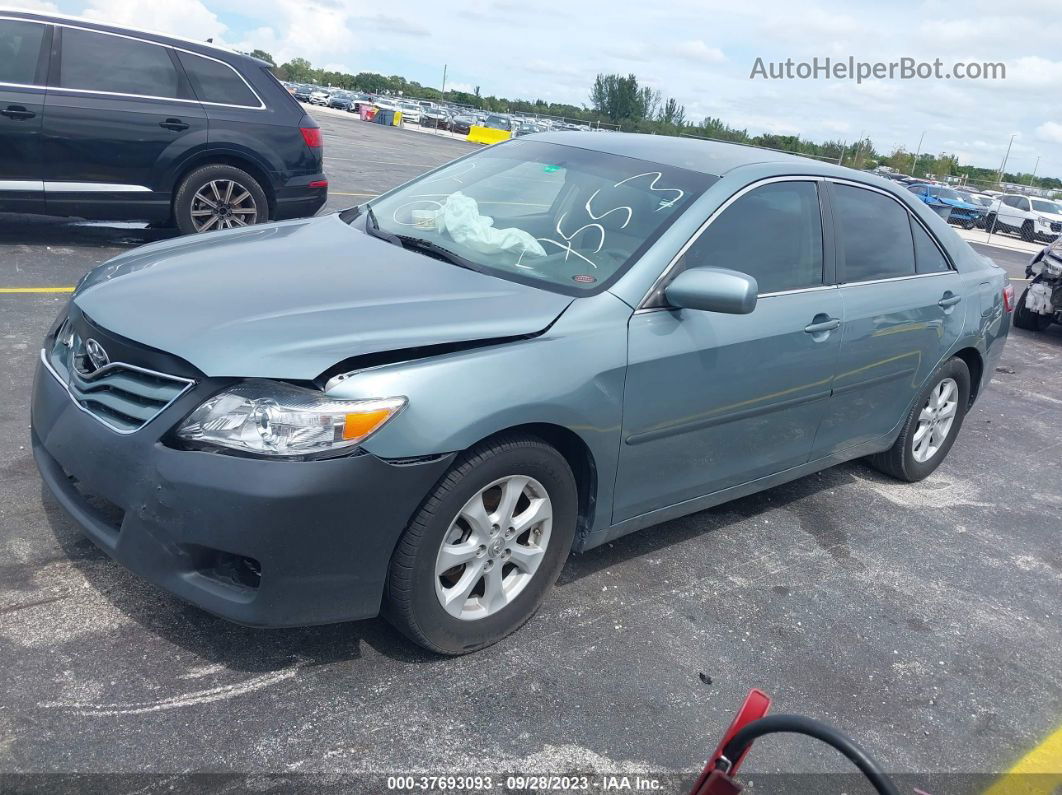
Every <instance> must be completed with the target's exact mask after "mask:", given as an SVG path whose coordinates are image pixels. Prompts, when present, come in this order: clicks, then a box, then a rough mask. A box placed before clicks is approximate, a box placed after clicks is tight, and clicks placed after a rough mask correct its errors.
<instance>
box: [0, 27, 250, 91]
mask: <svg viewBox="0 0 1062 795" xmlns="http://www.w3.org/2000/svg"><path fill="white" fill-rule="evenodd" d="M0 20H10V21H13V22H31V23H33V24H35V25H53V26H55V27H58V28H72V29H74V30H83V31H85V32H86V33H99V34H100V35H103V36H117V37H118V38H120V39H129V40H131V41H138V42H140V43H141V44H151V45H153V46H155V47H163V48H165V49H168V50H175V51H177V52H184V53H188V54H189V55H195V56H197V57H199V58H206V59H207V60H208V61H216V62H217V63H219V64H221V65H222V66H225V67H227V68H228V69H231V70H232V71H233V72H234V73H235V74H236V76H237V77H238V78H240V80H241V81H242V82H243V84H244V85H245V86H247V90H248V91H250V92H251V94H252V95H253V96H254V98H255V99H257V100H258V107H257V108H256V107H255V106H253V105H233V104H232V103H228V102H204V101H202V100H199V99H182V98H180V97H156V96H152V95H151V94H128V93H125V92H119V91H98V90H96V89H91V88H66V87H65V86H38V85H21V84H18V83H0V85H3V86H14V87H16V88H42V89H45V90H49V89H50V90H53V91H73V92H75V93H77V94H99V95H101V96H106V97H134V98H136V99H155V100H161V101H163V102H189V103H191V104H193V105H209V106H211V107H215V108H241V109H242V110H268V108H266V104H265V102H263V101H262V97H261V96H260V95H259V93H258V92H257V91H255V90H254V87H253V86H252V85H251V84H250V83H248V82H247V80H246V78H244V76H243V75H242V74H240V72H239V70H238V69H236V68H235V67H234V66H233V65H232V64H229V63H226V62H225V61H223V60H221V59H220V58H214V57H213V56H210V55H203V53H201V52H195V51H193V50H188V49H185V48H184V47H177V46H174V45H173V44H162V43H160V42H157V41H151V40H150V39H145V38H141V37H140V36H130V35H128V34H125V33H114V32H112V31H109V30H98V29H96V28H87V27H85V26H83V25H74V24H71V23H69V22H51V21H49V22H45V21H43V20H40V19H24V18H23V17H11V16H3V15H0ZM160 35H164V34H160Z"/></svg>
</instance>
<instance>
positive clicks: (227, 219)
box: [173, 164, 269, 235]
mask: <svg viewBox="0 0 1062 795" xmlns="http://www.w3.org/2000/svg"><path fill="white" fill-rule="evenodd" d="M173 217H174V220H176V222H177V228H178V229H179V230H180V231H181V234H183V235H191V234H198V233H200V232H212V231H215V230H217V229H235V228H237V227H241V226H253V225H254V224H260V223H264V222H266V221H268V220H269V201H268V200H267V199H266V195H265V191H264V190H262V186H261V185H259V184H258V180H256V179H255V178H254V177H252V176H251V175H250V174H248V173H247V172H246V171H243V170H242V169H239V168H236V167H235V166H227V165H221V164H218V165H210V166H202V167H201V168H197V169H195V170H194V171H193V172H192V173H191V174H189V175H188V176H187V177H185V178H184V180H183V181H182V182H181V184H180V186H178V188H177V193H176V194H175V196H174V199H173Z"/></svg>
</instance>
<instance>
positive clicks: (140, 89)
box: [59, 28, 181, 99]
mask: <svg viewBox="0 0 1062 795" xmlns="http://www.w3.org/2000/svg"><path fill="white" fill-rule="evenodd" d="M62 31H63V33H62V35H63V48H62V57H61V59H60V69H59V85H60V86H61V87H62V88H76V89H81V90H86V91H101V92H106V93H111V94H136V95H139V96H144V97H161V98H164V99H169V98H174V99H176V98H179V97H180V96H181V93H180V82H181V81H180V79H179V77H178V75H177V69H176V68H174V65H173V61H172V60H170V54H169V52H168V51H167V49H166V48H165V47H162V46H160V45H158V44H151V43H149V42H146V41H140V40H138V39H129V38H126V37H125V36H112V35H109V34H104V33H95V32H93V31H89V30H80V29H78V28H63V29H62Z"/></svg>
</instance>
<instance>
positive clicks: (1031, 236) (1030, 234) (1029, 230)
mask: <svg viewBox="0 0 1062 795" xmlns="http://www.w3.org/2000/svg"><path fill="white" fill-rule="evenodd" d="M1021 239H1022V240H1024V241H1025V242H1026V243H1032V242H1033V241H1034V240H1036V232H1035V231H1033V222H1032V221H1026V222H1025V223H1023V224H1022V225H1021Z"/></svg>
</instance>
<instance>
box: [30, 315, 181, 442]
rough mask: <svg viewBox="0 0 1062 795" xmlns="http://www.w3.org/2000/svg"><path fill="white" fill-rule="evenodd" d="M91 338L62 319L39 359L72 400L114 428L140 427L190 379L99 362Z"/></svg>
mask: <svg viewBox="0 0 1062 795" xmlns="http://www.w3.org/2000/svg"><path fill="white" fill-rule="evenodd" d="M91 342H92V341H91V340H83V339H81V337H80V336H79V335H78V334H77V332H75V331H74V329H73V327H72V326H71V325H70V324H69V322H66V323H64V324H63V325H62V327H61V328H60V329H59V331H58V333H57V334H56V335H55V341H54V343H53V344H52V348H51V350H50V351H47V352H45V353H44V354H43V356H44V360H45V363H46V364H47V365H48V367H49V369H50V370H51V371H52V374H53V375H54V376H55V377H56V379H58V381H59V383H61V384H62V385H63V386H64V387H66V391H67V392H68V393H69V395H70V398H71V400H73V401H74V402H75V403H77V404H78V405H79V406H80V407H81V408H82V409H84V410H85V411H86V412H88V413H89V414H91V415H92V416H93V417H95V418H96V419H97V420H99V421H100V422H102V423H103V424H104V425H106V426H107V427H109V428H111V429H112V430H115V431H118V432H119V433H132V432H133V431H136V430H139V429H140V428H143V427H144V426H145V425H146V424H147V423H149V422H150V421H151V420H153V419H154V418H155V417H157V416H158V415H159V414H160V413H161V412H162V410H163V409H165V408H166V407H167V406H168V405H170V403H172V402H173V401H174V400H176V399H177V398H178V397H179V396H180V395H181V394H183V393H184V392H185V390H187V389H188V388H189V387H191V386H192V384H193V382H192V381H190V380H188V379H187V378H179V377H177V376H175V375H167V374H166V373H157V372H155V371H153V370H147V369H145V368H143V367H137V366H135V365H131V364H123V363H122V362H104V363H103V364H102V366H100V362H99V361H94V360H93V358H92V356H90V354H89V348H88V344H89V343H91ZM98 359H99V357H98V356H97V360H98Z"/></svg>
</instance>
